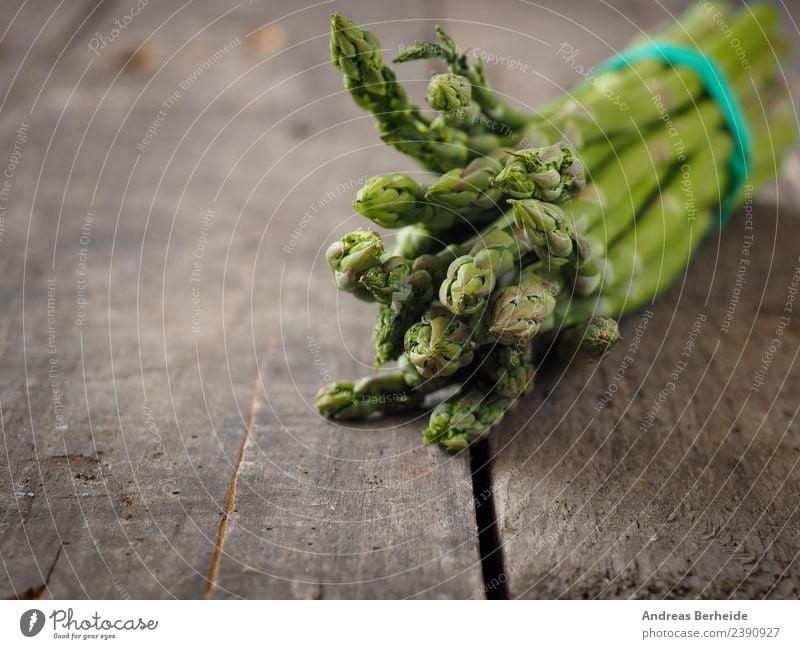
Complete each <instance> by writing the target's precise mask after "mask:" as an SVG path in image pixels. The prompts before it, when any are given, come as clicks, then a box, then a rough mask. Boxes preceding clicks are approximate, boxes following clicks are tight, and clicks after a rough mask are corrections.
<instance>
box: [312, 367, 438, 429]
mask: <svg viewBox="0 0 800 649" xmlns="http://www.w3.org/2000/svg"><path fill="white" fill-rule="evenodd" d="M446 383H447V382H445V381H444V380H442V379H425V378H423V377H422V376H420V375H419V374H418V373H417V371H416V369H415V368H414V366H413V365H411V364H410V363H408V361H407V360H406V359H402V360H401V363H400V365H399V366H398V368H397V369H395V370H392V371H390V372H384V373H382V374H375V375H373V376H366V377H363V378H361V379H359V380H357V381H337V382H335V383H331V384H330V385H326V386H324V387H323V388H322V389H320V391H319V392H318V393H317V399H316V406H317V410H318V411H319V413H320V414H321V415H322V416H323V417H328V418H329V419H363V418H364V417H368V416H369V415H372V414H376V413H381V414H389V413H394V412H401V411H404V410H409V409H412V408H418V407H420V406H421V405H422V404H423V402H424V400H425V397H426V396H427V395H428V394H431V393H432V392H435V391H436V390H439V389H441V388H442V387H444V386H445V385H446Z"/></svg>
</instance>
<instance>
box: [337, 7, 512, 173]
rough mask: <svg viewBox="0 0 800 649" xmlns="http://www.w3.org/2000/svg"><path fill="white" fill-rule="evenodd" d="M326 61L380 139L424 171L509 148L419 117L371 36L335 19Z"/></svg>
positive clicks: (500, 139)
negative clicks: (372, 118) (367, 115)
mask: <svg viewBox="0 0 800 649" xmlns="http://www.w3.org/2000/svg"><path fill="white" fill-rule="evenodd" d="M331 59H332V61H333V65H334V67H336V69H337V70H339V71H341V72H342V73H344V81H345V87H346V88H347V89H348V90H349V91H350V94H351V95H352V97H353V100H354V101H355V102H356V104H357V105H358V106H360V107H361V108H363V109H365V110H368V111H370V112H371V113H372V114H373V115H374V116H375V119H376V122H377V124H378V129H379V132H380V135H381V139H382V140H383V141H384V142H386V143H387V144H391V145H392V146H394V147H395V148H397V149H398V150H399V151H401V152H402V153H406V154H407V155H410V156H411V157H413V158H415V159H416V160H417V161H419V162H420V164H422V166H423V167H425V168H426V169H429V170H430V171H438V172H440V173H442V172H445V171H447V170H449V169H452V168H453V167H463V166H464V165H465V164H467V163H468V162H469V160H470V159H471V158H473V157H475V155H481V154H483V153H489V152H491V151H493V150H494V149H496V148H498V147H500V146H509V145H511V144H512V141H511V140H510V139H509V138H503V137H501V136H496V135H492V134H482V135H479V136H475V137H472V136H468V135H467V134H465V133H464V132H463V131H461V130H460V129H454V128H451V127H448V126H447V125H446V124H444V123H443V122H441V121H440V122H438V123H436V124H434V123H432V122H431V121H430V120H428V119H427V118H425V117H424V116H423V115H422V113H421V112H420V110H419V108H418V107H417V106H415V105H414V104H412V103H411V102H409V100H408V97H407V95H406V93H405V91H404V90H403V88H402V87H401V86H400V84H399V83H397V77H396V76H395V74H394V72H392V70H391V69H390V68H388V67H386V66H385V65H384V64H383V57H382V55H381V47H380V43H379V41H378V39H377V38H376V37H375V35H374V34H372V33H371V32H369V31H368V30H366V29H364V28H363V27H361V26H360V25H357V24H356V23H354V22H352V21H350V20H347V19H346V18H344V17H342V16H340V15H338V14H334V16H333V18H332V19H331Z"/></svg>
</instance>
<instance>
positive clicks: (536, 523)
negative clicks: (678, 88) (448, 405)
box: [0, 0, 800, 598]
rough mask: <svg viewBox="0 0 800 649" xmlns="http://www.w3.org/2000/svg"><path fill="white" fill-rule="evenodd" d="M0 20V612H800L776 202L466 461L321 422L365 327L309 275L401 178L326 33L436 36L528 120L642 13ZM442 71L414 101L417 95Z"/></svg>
mask: <svg viewBox="0 0 800 649" xmlns="http://www.w3.org/2000/svg"><path fill="white" fill-rule="evenodd" d="M10 4H13V7H4V8H6V11H4V12H3V14H4V15H3V18H2V24H1V25H0V30H2V32H1V33H2V44H1V45H0V79H2V81H3V83H2V84H0V88H2V89H3V91H2V92H3V95H2V98H0V101H1V102H2V103H0V167H2V169H3V171H2V172H0V173H3V174H4V177H3V179H2V181H3V184H2V185H0V294H1V295H2V303H3V313H2V316H0V358H2V373H0V414H2V418H0V423H1V424H2V434H3V451H4V456H3V459H2V461H0V511H1V512H2V519H0V559H1V560H2V569H0V594H2V595H4V596H6V597H32V598H33V597H55V598H64V597H78V598H80V597H93V598H115V597H137V598H145V597H179V598H200V597H229V598H236V597H244V598H261V597H277V598H320V597H325V598H335V597H390V598H404V597H428V598H431V597H438V598H444V597H457V598H483V597H498V598H500V597H509V598H518V597H522V598H524V597H531V598H557V597H564V598H581V597H584V598H587V597H591V598H594V597H625V598H627V597H797V596H798V595H800V587H799V586H798V584H799V583H800V581H798V579H799V578H800V565H798V552H799V551H800V542H798V541H799V540H800V514H799V513H798V507H799V506H800V485H799V484H798V478H800V470H799V469H798V460H799V459H800V431H798V423H797V421H796V416H797V413H798V399H797V388H796V385H797V384H796V383H795V381H797V380H798V378H800V371H798V363H797V355H798V350H800V346H799V343H800V332H799V331H798V322H797V321H798V319H800V316H798V315H797V314H794V313H793V314H791V317H790V319H789V321H788V322H785V323H784V321H783V320H782V319H781V318H782V316H783V315H785V312H784V304H785V302H786V301H787V299H788V298H789V296H790V295H793V294H794V290H795V289H794V288H792V285H793V281H794V282H796V279H797V278H796V273H798V266H800V260H799V259H798V256H799V255H800V245H799V244H798V241H800V240H799V239H798V238H797V234H796V228H797V224H798V220H797V216H796V212H793V211H792V209H794V208H796V200H795V199H796V198H797V196H798V192H797V190H796V188H794V187H793V186H792V185H791V183H790V182H785V183H784V184H782V185H781V186H780V192H779V193H777V194H776V192H767V194H768V195H767V196H766V197H764V198H761V199H760V200H759V201H758V202H757V204H756V206H755V208H754V210H753V215H752V219H751V221H750V224H751V225H752V229H751V230H747V229H746V227H748V222H747V221H746V220H745V216H744V215H743V214H739V215H737V216H736V217H735V218H734V220H733V222H732V223H731V225H730V226H729V227H728V228H727V229H726V230H725V231H724V232H722V233H721V234H720V235H718V236H716V235H715V236H711V237H709V238H708V240H706V241H705V243H704V244H703V247H702V249H701V251H700V254H699V256H698V258H697V259H696V260H695V262H694V263H693V264H692V265H691V266H690V267H689V268H688V270H687V271H686V273H685V275H684V276H682V277H681V279H680V280H679V281H678V282H677V285H676V286H675V287H674V288H673V289H672V290H671V291H670V292H669V293H668V294H667V295H665V296H663V297H662V298H661V299H659V300H658V301H657V302H656V303H655V304H653V305H652V307H651V308H650V310H649V311H648V312H647V313H646V314H644V315H642V316H633V317H631V318H629V319H628V321H626V322H625V323H624V327H623V333H624V335H625V342H624V343H623V344H621V345H620V347H619V348H618V349H617V350H616V351H615V352H614V353H613V354H612V355H611V356H610V357H609V358H608V359H607V360H606V361H605V362H604V363H603V364H601V365H600V367H598V368H597V369H595V370H592V371H589V372H577V373H567V374H563V375H561V374H557V373H554V372H553V371H551V372H544V373H543V376H542V378H541V381H540V387H539V389H538V390H537V392H536V396H534V397H533V398H532V399H531V400H530V402H529V404H526V405H525V406H524V407H520V408H518V409H517V410H516V411H515V412H514V414H513V415H512V416H511V417H510V418H509V419H508V420H507V422H506V423H505V424H504V425H503V427H502V430H500V431H498V432H497V434H496V435H494V436H493V437H492V438H491V441H490V443H489V444H488V446H486V447H483V448H478V449H477V450H476V451H475V452H474V453H473V454H472V456H471V457H470V456H469V455H467V454H460V455H458V456H455V457H450V456H447V455H445V454H443V453H441V452H439V451H438V450H436V449H433V448H428V447H423V446H421V445H420V430H421V428H422V426H423V422H424V414H422V413H420V415H419V417H415V418H412V420H411V421H408V420H400V419H388V420H382V421H380V422H377V423H375V422H372V423H371V424H370V425H351V426H346V425H337V424H333V423H330V422H327V421H324V420H322V419H321V418H320V417H319V416H317V415H316V414H315V412H314V410H313V408H312V402H313V395H314V393H315V391H316V389H317V388H318V386H319V385H320V384H321V383H323V382H324V381H326V380H330V378H331V377H334V376H335V377H352V376H357V375H360V374H363V373H365V372H366V371H368V369H369V366H370V364H371V355H370V344H369V330H370V321H371V318H372V313H373V308H372V307H370V305H365V304H354V303H353V302H351V301H350V300H348V299H347V298H348V296H343V295H341V294H337V293H336V291H335V290H334V289H333V287H332V286H331V283H330V278H329V274H328V271H327V269H326V267H325V263H324V254H323V253H324V250H325V246H326V245H327V244H328V243H329V242H331V241H332V240H333V239H334V238H335V237H336V236H337V235H341V234H342V233H343V232H345V231H347V230H349V229H353V228H354V227H356V225H357V223H358V222H357V219H356V218H355V216H354V215H353V213H352V209H351V208H350V201H351V200H352V197H353V194H354V192H355V189H356V188H357V187H358V186H359V185H360V184H361V183H362V182H363V179H364V177H365V176H368V175H372V174H375V173H380V172H387V171H390V170H399V169H408V168H411V163H410V162H409V161H408V160H406V159H404V158H402V157H400V156H399V155H398V154H396V153H394V152H393V151H391V150H389V149H388V148H387V147H385V146H383V145H382V144H380V143H379V142H378V140H377V138H376V137H375V133H374V128H373V126H372V123H371V121H370V118H369V117H366V116H364V115H362V114H361V113H359V112H358V111H357V110H356V109H355V108H354V106H353V105H352V103H351V101H350V98H349V97H348V96H347V94H346V93H344V92H343V91H342V89H341V80H340V78H339V75H338V74H337V73H335V72H334V71H332V69H331V66H330V64H329V60H328V52H327V47H328V36H327V27H328V17H329V14H330V13H331V12H332V11H333V10H334V9H336V10H338V11H341V12H342V13H344V14H345V15H348V16H353V17H355V18H357V19H359V20H360V21H363V22H365V23H375V25H374V29H375V30H376V31H377V32H378V33H379V34H380V35H381V36H382V37H383V38H384V39H385V43H386V45H387V47H391V48H397V47H398V46H401V45H407V44H409V43H411V42H412V41H413V40H415V39H416V38H419V37H425V36H428V35H430V34H431V31H432V27H433V25H434V24H435V23H436V22H437V21H438V22H443V23H446V24H447V26H448V27H449V28H450V30H451V31H452V32H453V34H454V35H455V36H456V37H457V38H458V40H459V42H461V43H465V44H469V45H471V46H473V47H477V48H480V49H481V50H483V51H484V52H499V53H501V54H502V55H503V56H506V57H508V58H507V59H506V60H503V61H495V62H494V63H491V62H490V63H489V64H488V65H487V67H488V73H489V74H490V76H491V78H492V79H493V80H494V82H495V85H496V86H497V88H498V89H499V90H500V91H501V92H504V93H507V94H508V95H509V96H511V97H512V98H513V99H514V100H517V101H519V102H521V104H524V105H535V104H537V103H541V101H542V100H543V99H547V98H550V97H553V96H555V95H557V94H558V93H559V92H561V90H562V89H563V88H565V87H567V86H569V85H570V84H571V83H573V82H574V81H575V80H576V78H577V73H576V70H575V69H574V66H571V65H570V64H569V63H567V62H565V61H564V60H563V57H559V56H556V50H557V49H558V44H559V43H560V42H562V41H566V42H569V43H572V44H574V45H575V46H576V47H578V48H579V49H580V53H579V56H578V57H577V58H576V59H575V60H577V61H578V62H580V63H581V64H585V65H591V63H593V62H595V61H598V60H600V59H601V58H603V57H605V56H608V55H609V54H610V53H612V52H613V51H614V50H615V49H618V48H620V47H622V46H624V44H625V43H626V41H627V40H628V38H630V36H631V35H632V34H634V33H635V32H636V31H638V30H639V29H643V28H650V27H652V26H653V25H654V24H655V23H657V22H658V21H660V20H663V19H664V18H666V17H668V16H667V11H666V10H665V9H663V8H662V7H660V6H659V4H657V3H655V2H652V3H651V2H634V1H633V0H628V1H624V2H623V1H619V2H612V3H610V4H608V5H606V4H603V3H596V2H592V1H591V0H580V1H575V0H572V1H570V2H567V3H565V2H547V3H546V6H539V5H536V4H533V3H527V2H525V3H523V2H511V1H508V2H503V3H494V2H492V3H490V2H483V1H481V0H470V1H468V2H421V1H415V2H407V3H389V2H366V1H360V2H356V1H352V2H341V3H340V2H323V3H320V4H317V5H314V6H312V7H309V8H303V3H300V4H298V3H293V2H290V1H289V0H270V1H269V2H266V1H258V0H251V1H241V2H238V3H234V2H219V1H213V2H212V1H211V0H194V1H192V0H190V1H189V2H187V3H185V4H183V3H181V2H150V3H147V2H145V0H141V2H139V3H138V4H137V3H136V2H134V0H107V1H105V2H97V1H96V0H81V1H74V2H69V3H59V4H58V5H56V4H55V3H48V2H43V1H38V2H27V3H23V2H22V1H21V0H14V2H13V3H10ZM685 4H686V3H685V2H668V3H666V6H667V7H668V8H669V9H670V10H671V11H677V10H678V9H679V8H681V7H682V6H684V5H685ZM17 9H18V10H17ZM782 11H784V12H785V11H786V9H782ZM791 11H792V12H794V15H793V16H789V15H788V14H785V18H786V22H787V23H789V24H791V23H790V21H789V20H788V19H789V18H790V17H791V18H792V20H795V21H796V20H797V18H798V17H797V15H796V8H793V9H791ZM15 12H16V13H15ZM492 48H498V49H496V50H493V49H492ZM393 51H394V50H393ZM391 53H392V52H388V53H387V56H390V55H391ZM793 65H794V66H796V63H794V64H793ZM428 71H429V68H428V66H427V65H425V64H419V65H417V64H415V65H412V66H410V67H408V68H406V69H405V70H404V74H406V75H407V77H408V83H409V85H410V87H411V88H412V92H416V93H418V96H421V94H422V88H423V87H424V86H423V83H424V78H425V77H426V75H427V73H428ZM795 72H796V70H795V69H791V68H790V69H788V70H787V73H788V74H790V75H791V74H793V73H795ZM790 178H794V179H797V178H798V165H797V162H796V161H793V162H792V163H791V164H790ZM778 205H780V210H778ZM750 234H753V235H754V237H753V243H752V247H751V249H750V250H751V254H750V256H749V259H750V264H749V266H747V267H746V268H744V269H743V270H742V269H740V259H741V258H742V252H741V251H742V248H743V246H744V245H745V242H746V241H748V239H747V236H748V235H750ZM793 278H795V279H794V280H793ZM693 328H695V329H696V330H697V333H696V335H693V334H691V330H692V329H693ZM779 332H780V333H779ZM692 341H693V342H694V345H690V347H689V350H690V353H689V354H688V355H687V356H682V354H683V352H684V348H685V347H686V345H687V342H692ZM682 360H686V363H685V370H684V371H683V372H682V375H681V379H680V381H677V382H675V385H671V384H670V383H669V380H670V379H669V375H670V373H671V372H673V370H674V369H675V367H676V366H677V364H678V363H679V362H681V361H682ZM649 421H652V424H651V425H648V423H647V422H649ZM376 426H377V428H376Z"/></svg>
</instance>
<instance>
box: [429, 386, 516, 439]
mask: <svg viewBox="0 0 800 649" xmlns="http://www.w3.org/2000/svg"><path fill="white" fill-rule="evenodd" d="M510 405H511V403H510V401H509V400H508V399H504V398H502V397H499V396H497V395H494V394H491V392H488V393H487V392H486V388H478V389H472V390H468V391H465V392H459V393H457V394H456V395H455V396H454V397H452V398H450V399H448V400H447V401H444V402H442V403H440V404H439V405H438V406H436V407H435V408H434V409H433V412H432V413H431V418H430V423H429V424H428V427H427V428H426V429H425V431H424V432H423V440H424V441H425V443H426V444H439V445H440V446H442V447H443V448H444V449H445V450H447V451H449V452H450V453H457V452H458V451H462V450H464V449H465V448H467V447H468V446H469V445H470V444H472V443H474V442H477V441H478V440H480V439H483V438H485V437H486V436H487V435H488V434H489V430H490V429H491V428H492V427H493V426H495V425H497V424H498V423H499V422H500V421H501V420H502V418H503V416H504V415H505V413H506V411H507V410H508V408H509V407H510Z"/></svg>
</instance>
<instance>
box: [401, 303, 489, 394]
mask: <svg viewBox="0 0 800 649" xmlns="http://www.w3.org/2000/svg"><path fill="white" fill-rule="evenodd" d="M405 351H406V357H407V358H408V360H409V361H411V362H412V363H413V364H414V365H415V366H416V368H417V371H418V372H419V373H420V374H421V375H422V376H424V377H426V378H429V377H434V376H436V377H442V376H449V375H450V374H454V373H455V372H456V371H457V370H458V369H460V368H462V367H464V366H466V365H469V364H470V363H471V362H472V359H473V357H474V354H475V341H474V340H473V339H472V334H471V331H470V328H469V327H468V326H467V325H466V323H464V322H461V321H460V320H457V319H456V318H454V317H453V315H452V314H451V313H449V312H448V311H446V310H445V309H442V308H441V307H433V308H431V309H430V310H428V311H427V312H426V313H425V314H423V316H422V319H421V320H420V321H419V322H417V323H415V324H414V325H412V326H411V327H410V328H409V329H408V331H407V332H406V336H405Z"/></svg>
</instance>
